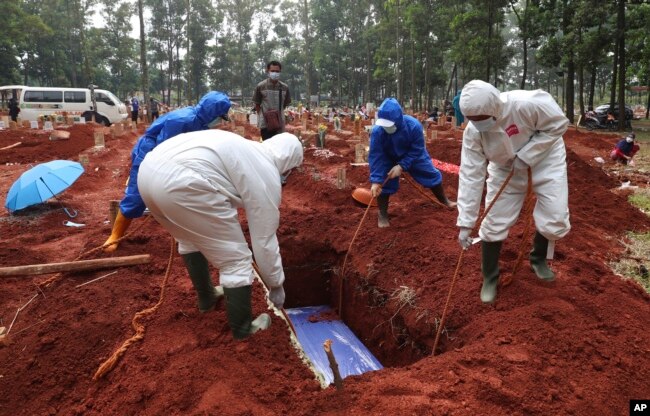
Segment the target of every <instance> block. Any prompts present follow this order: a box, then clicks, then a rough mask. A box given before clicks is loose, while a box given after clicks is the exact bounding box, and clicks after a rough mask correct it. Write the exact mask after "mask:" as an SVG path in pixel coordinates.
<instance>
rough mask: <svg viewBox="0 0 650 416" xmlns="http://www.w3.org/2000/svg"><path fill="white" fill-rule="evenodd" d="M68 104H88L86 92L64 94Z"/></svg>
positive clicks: (67, 92) (66, 92)
mask: <svg viewBox="0 0 650 416" xmlns="http://www.w3.org/2000/svg"><path fill="white" fill-rule="evenodd" d="M63 96H64V99H65V102H66V103H85V102H86V92H85V91H65V92H64V93H63Z"/></svg>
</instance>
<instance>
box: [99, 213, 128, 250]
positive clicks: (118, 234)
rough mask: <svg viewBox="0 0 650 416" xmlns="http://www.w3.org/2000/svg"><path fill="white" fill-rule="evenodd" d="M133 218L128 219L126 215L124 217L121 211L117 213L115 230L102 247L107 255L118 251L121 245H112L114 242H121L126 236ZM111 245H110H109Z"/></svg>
mask: <svg viewBox="0 0 650 416" xmlns="http://www.w3.org/2000/svg"><path fill="white" fill-rule="evenodd" d="M131 221H132V220H131V218H126V217H125V216H124V215H122V211H119V212H118V213H117V217H115V223H114V224H113V230H112V231H111V236H110V237H108V240H106V242H105V243H104V245H103V246H102V247H104V251H105V252H106V253H112V252H114V251H115V250H117V246H118V245H119V244H117V243H115V244H111V243H113V242H114V241H117V240H119V239H120V238H122V237H123V236H124V233H125V232H126V230H127V228H129V225H131ZM109 244H110V245H109Z"/></svg>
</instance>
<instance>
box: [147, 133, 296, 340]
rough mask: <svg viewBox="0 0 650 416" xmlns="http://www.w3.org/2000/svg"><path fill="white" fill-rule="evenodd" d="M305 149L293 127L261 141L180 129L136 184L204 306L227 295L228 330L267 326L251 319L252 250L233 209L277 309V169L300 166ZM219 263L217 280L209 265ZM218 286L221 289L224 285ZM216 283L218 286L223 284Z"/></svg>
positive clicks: (243, 332)
mask: <svg viewBox="0 0 650 416" xmlns="http://www.w3.org/2000/svg"><path fill="white" fill-rule="evenodd" d="M302 159H303V148H302V144H301V143H300V140H298V138H297V137H296V136H294V135H293V134H290V133H282V134H278V135H275V136H273V137H272V138H271V139H269V140H266V141H264V142H263V143H259V142H255V141H252V140H247V139H245V138H243V137H241V136H238V135H236V134H234V133H231V132H228V131H224V130H209V131H200V132H193V133H186V134H181V135H179V136H176V137H174V138H172V139H171V140H167V141H166V142H165V143H162V144H161V145H160V146H158V147H156V148H155V149H154V150H153V151H152V152H150V153H149V154H148V155H147V156H146V157H145V159H144V161H143V162H142V165H141V167H140V172H139V174H138V184H139V186H140V191H141V193H142V199H143V200H144V201H145V203H146V204H147V207H149V210H150V211H151V214H152V215H153V216H154V218H155V219H156V221H158V223H159V224H160V225H162V226H163V227H164V228H165V229H166V230H167V231H169V232H170V233H171V235H172V236H173V237H174V238H175V239H176V241H177V242H178V252H179V253H180V254H181V255H182V256H183V259H184V260H185V262H186V264H187V265H188V267H187V269H188V271H189V274H190V277H191V279H192V282H193V283H194V287H195V289H196V292H197V295H198V299H199V305H200V308H201V310H202V311H207V310H210V309H213V308H214V307H215V306H216V304H217V301H218V299H219V298H221V297H222V296H223V295H224V294H225V298H226V315H227V317H228V324H229V325H230V330H231V331H232V335H233V337H234V338H236V339H243V338H247V337H249V336H250V335H252V334H253V333H255V332H257V331H259V330H263V329H266V328H268V327H269V325H270V324H271V318H270V317H269V315H268V314H266V313H263V314H261V315H259V316H258V317H257V318H255V319H253V315H252V307H251V290H252V283H253V278H254V277H255V275H254V272H253V256H252V255H251V250H250V249H249V246H248V243H247V241H246V238H245V237H244V232H243V231H242V226H241V224H240V223H239V218H238V214H237V209H238V208H243V209H244V211H245V212H246V218H247V220H248V230H249V234H250V241H251V246H252V248H253V253H254V255H255V262H256V263H257V266H258V267H259V271H260V277H261V278H262V280H263V281H264V283H265V284H266V286H267V287H268V288H269V289H270V290H269V300H270V301H271V302H273V304H274V305H275V306H276V307H277V308H282V306H283V304H284V298H285V293H284V287H283V283H284V278H285V277H284V271H283V268H282V258H281V257H280V247H279V245H278V239H277V236H276V232H277V229H278V224H279V223H280V211H279V207H280V198H281V194H282V191H281V186H280V180H279V177H280V174H282V173H286V172H288V171H290V170H291V169H293V168H295V167H298V166H300V164H301V163H302ZM209 263H211V264H212V265H213V266H215V267H216V268H217V269H219V281H220V283H221V286H217V287H214V286H213V283H212V278H211V276H210V273H209V269H208V264H209ZM221 287H222V289H221ZM220 289H221V290H220Z"/></svg>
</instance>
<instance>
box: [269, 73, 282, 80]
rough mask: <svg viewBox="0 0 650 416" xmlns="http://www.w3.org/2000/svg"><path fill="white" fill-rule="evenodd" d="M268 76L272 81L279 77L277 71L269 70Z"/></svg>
mask: <svg viewBox="0 0 650 416" xmlns="http://www.w3.org/2000/svg"><path fill="white" fill-rule="evenodd" d="M269 78H271V79H272V80H274V81H277V80H279V79H280V73H279V72H269Z"/></svg>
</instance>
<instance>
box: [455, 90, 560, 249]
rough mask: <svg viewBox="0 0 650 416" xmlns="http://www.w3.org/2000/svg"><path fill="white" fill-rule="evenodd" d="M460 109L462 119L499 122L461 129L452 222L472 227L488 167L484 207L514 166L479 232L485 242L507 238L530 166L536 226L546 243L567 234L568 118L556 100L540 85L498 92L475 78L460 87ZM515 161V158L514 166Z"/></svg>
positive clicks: (517, 210)
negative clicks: (483, 128)
mask: <svg viewBox="0 0 650 416" xmlns="http://www.w3.org/2000/svg"><path fill="white" fill-rule="evenodd" d="M460 108H461V110H462V112H463V114H464V115H465V116H470V117H471V116H479V115H489V116H493V117H495V118H496V123H495V124H494V125H493V126H491V127H490V128H489V130H487V131H479V130H478V129H477V128H476V126H475V125H474V123H473V122H469V123H468V125H467V128H466V129H465V132H464V134H463V147H462V152H461V167H460V174H459V185H458V220H457V224H456V225H458V226H459V227H462V228H470V229H471V228H473V227H474V225H475V223H476V220H477V218H478V213H479V209H480V203H481V196H482V194H483V183H484V182H485V177H486V167H487V173H488V178H487V185H488V189H487V195H486V201H485V206H486V207H487V206H488V205H489V204H490V202H491V201H492V200H493V199H494V197H495V195H496V193H497V192H498V190H499V189H500V188H501V186H502V185H503V182H504V180H505V179H506V177H507V176H508V175H509V174H510V172H511V171H512V170H513V165H514V166H516V167H517V168H518V169H516V170H515V173H514V175H513V177H512V179H511V180H510V183H509V184H508V186H507V187H506V189H505V190H504V192H503V193H502V194H501V196H500V197H499V199H498V200H497V201H496V202H495V204H494V206H493V207H492V209H491V210H490V212H489V213H488V215H487V217H486V218H485V220H484V221H483V223H482V224H481V228H480V230H479V237H480V238H481V240H483V241H488V242H491V241H503V240H505V239H506V237H507V236H508V231H509V229H510V227H512V226H513V225H514V223H515V222H516V220H517V217H518V216H519V212H520V210H521V208H522V205H523V202H524V199H525V197H526V190H527V187H528V169H527V167H528V166H530V167H531V168H532V169H531V170H532V182H533V191H534V193H535V194H536V196H537V203H536V205H535V209H534V213H533V216H534V220H535V226H536V228H537V231H538V232H539V233H540V234H542V235H543V236H544V237H545V238H546V239H548V240H550V241H555V240H558V239H560V238H562V237H564V236H565V235H566V234H567V233H568V232H569V230H570V228H571V226H570V224H569V208H568V185H567V167H566V150H565V147H564V141H563V139H562V135H563V134H564V132H565V131H566V129H567V126H568V124H569V121H568V120H567V118H566V117H565V116H564V114H563V113H562V110H561V109H560V107H559V106H558V105H557V103H556V102H555V100H553V98H552V97H551V96H550V95H549V94H548V93H546V92H544V91H541V90H535V91H524V90H518V91H511V92H504V93H500V92H499V90H497V89H496V88H494V87H493V86H492V85H490V84H488V83H485V82H483V81H478V80H475V81H471V82H470V83H468V84H467V85H466V86H465V87H464V88H463V90H462V94H461V97H460ZM515 159H519V161H518V162H517V163H515ZM522 162H523V163H522Z"/></svg>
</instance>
